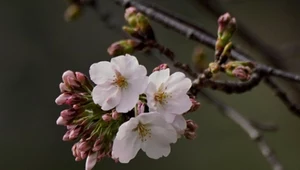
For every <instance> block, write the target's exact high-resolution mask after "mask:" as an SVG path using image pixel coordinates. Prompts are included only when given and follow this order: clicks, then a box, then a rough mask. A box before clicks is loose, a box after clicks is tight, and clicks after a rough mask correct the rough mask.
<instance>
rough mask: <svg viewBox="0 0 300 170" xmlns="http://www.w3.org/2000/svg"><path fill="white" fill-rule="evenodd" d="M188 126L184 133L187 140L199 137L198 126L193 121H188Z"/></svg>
mask: <svg viewBox="0 0 300 170" xmlns="http://www.w3.org/2000/svg"><path fill="white" fill-rule="evenodd" d="M186 124H187V128H186V129H185V131H184V136H185V138H187V139H190V140H193V139H195V138H196V136H197V134H196V130H197V128H198V125H197V124H196V123H195V122H194V121H192V120H187V121H186Z"/></svg>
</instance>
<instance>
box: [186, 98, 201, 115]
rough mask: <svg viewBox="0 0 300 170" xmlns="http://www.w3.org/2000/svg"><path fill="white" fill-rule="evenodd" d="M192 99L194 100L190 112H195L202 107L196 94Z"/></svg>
mask: <svg viewBox="0 0 300 170" xmlns="http://www.w3.org/2000/svg"><path fill="white" fill-rule="evenodd" d="M190 100H191V102H192V106H191V108H190V110H189V111H188V112H194V111H196V110H197V109H198V108H199V107H200V102H198V101H197V100H196V98H195V96H192V97H190Z"/></svg>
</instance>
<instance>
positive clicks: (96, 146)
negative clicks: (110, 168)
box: [92, 137, 103, 152]
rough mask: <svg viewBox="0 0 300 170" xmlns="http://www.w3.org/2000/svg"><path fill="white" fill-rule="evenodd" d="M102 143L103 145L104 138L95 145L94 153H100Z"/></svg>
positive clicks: (99, 139)
mask: <svg viewBox="0 0 300 170" xmlns="http://www.w3.org/2000/svg"><path fill="white" fill-rule="evenodd" d="M102 143H103V137H101V138H98V139H97V140H96V141H95V143H94V146H93V149H92V151H94V152H97V151H100V149H101V148H102Z"/></svg>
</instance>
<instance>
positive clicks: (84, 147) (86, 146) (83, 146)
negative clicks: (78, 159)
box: [78, 141, 92, 152]
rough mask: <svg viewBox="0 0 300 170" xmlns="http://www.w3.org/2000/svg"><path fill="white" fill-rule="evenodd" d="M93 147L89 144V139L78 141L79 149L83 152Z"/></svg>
mask: <svg viewBox="0 0 300 170" xmlns="http://www.w3.org/2000/svg"><path fill="white" fill-rule="evenodd" d="M91 148H92V146H91V145H90V144H89V142H88V141H80V142H79V143H78V149H79V150H80V151H81V152H87V151H88V150H90V149H91Z"/></svg>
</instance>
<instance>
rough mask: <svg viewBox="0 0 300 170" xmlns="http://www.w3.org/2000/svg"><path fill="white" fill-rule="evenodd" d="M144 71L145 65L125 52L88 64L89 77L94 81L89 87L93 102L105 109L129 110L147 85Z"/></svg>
mask: <svg viewBox="0 0 300 170" xmlns="http://www.w3.org/2000/svg"><path fill="white" fill-rule="evenodd" d="M146 74H147V70H146V68H145V67H144V66H142V65H139V63H138V61H137V59H136V57H134V56H131V55H128V54H126V55H121V56H118V57H114V58H112V59H111V62H107V61H101V62H98V63H95V64H93V65H91V67H90V77H91V80H92V81H93V82H94V83H95V84H96V87H94V89H93V91H92V97H93V100H94V102H95V103H96V104H99V105H100V106H101V109H102V110H104V111H107V110H110V109H112V108H114V107H116V111H117V112H120V113H126V112H128V111H130V110H131V109H132V108H133V107H134V106H135V105H136V103H137V101H138V99H139V95H140V94H142V93H143V92H144V91H145V89H146V87H147V84H148V77H147V76H146Z"/></svg>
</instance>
